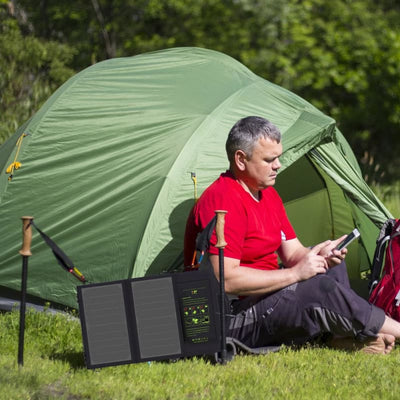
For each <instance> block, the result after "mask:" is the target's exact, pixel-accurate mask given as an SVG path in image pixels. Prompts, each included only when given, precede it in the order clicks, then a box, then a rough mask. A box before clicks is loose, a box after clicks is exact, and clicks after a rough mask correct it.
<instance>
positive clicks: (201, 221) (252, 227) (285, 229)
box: [184, 171, 296, 270]
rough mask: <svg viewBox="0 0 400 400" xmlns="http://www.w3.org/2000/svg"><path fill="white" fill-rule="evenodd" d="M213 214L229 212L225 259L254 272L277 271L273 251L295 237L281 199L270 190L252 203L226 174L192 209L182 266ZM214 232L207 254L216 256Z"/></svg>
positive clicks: (210, 187)
mask: <svg viewBox="0 0 400 400" xmlns="http://www.w3.org/2000/svg"><path fill="white" fill-rule="evenodd" d="M215 210H226V211H228V212H227V214H226V215H225V229H224V232H225V241H226V242H227V245H226V247H225V251H224V255H225V256H226V257H231V258H236V259H238V260H240V265H242V266H246V267H251V268H257V269H268V270H270V269H277V268H278V256H277V254H276V250H278V248H279V247H280V245H281V242H282V240H290V239H294V238H295V237H296V234H295V232H294V229H293V227H292V225H291V224H290V222H289V220H288V218H287V215H286V211H285V209H284V206H283V203H282V200H281V198H280V197H279V195H278V193H277V192H276V190H275V189H274V188H273V187H268V188H266V189H264V190H262V191H261V192H260V199H259V201H257V200H255V199H254V198H253V197H252V196H251V195H250V194H249V193H248V192H246V191H245V190H244V189H243V187H242V186H241V185H240V184H239V183H238V182H237V181H236V180H235V178H234V177H233V175H232V174H231V173H230V172H228V171H227V172H225V173H223V174H221V176H220V177H219V178H218V179H217V180H216V181H215V182H214V183H213V184H212V185H211V186H209V187H208V188H207V189H206V190H205V191H204V193H203V194H202V196H201V197H200V199H199V200H198V202H197V203H196V205H195V206H194V207H193V209H192V211H191V213H190V215H189V218H188V220H187V224H186V232H185V253H184V255H185V265H187V266H189V265H190V264H191V262H192V258H193V253H194V249H195V241H196V237H197V234H198V233H199V232H201V231H202V230H203V229H204V228H205V227H206V226H207V224H208V223H209V222H210V220H211V219H212V218H213V217H214V215H215V212H214V211H215ZM216 242H217V239H216V235H215V232H214V233H213V235H212V237H211V241H210V249H209V252H210V253H211V254H218V249H217V248H216V247H215V244H216Z"/></svg>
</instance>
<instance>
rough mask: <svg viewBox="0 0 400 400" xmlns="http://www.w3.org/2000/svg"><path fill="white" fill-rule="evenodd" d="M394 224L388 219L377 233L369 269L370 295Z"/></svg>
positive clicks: (376, 280)
mask: <svg viewBox="0 0 400 400" xmlns="http://www.w3.org/2000/svg"><path fill="white" fill-rule="evenodd" d="M395 224H396V220H395V219H393V218H390V219H388V220H387V221H386V222H385V223H384V224H383V226H382V229H381V231H380V232H379V236H378V239H377V240H376V248H375V253H374V258H373V261H372V267H371V279H370V283H369V291H370V294H371V293H372V291H373V290H374V288H375V286H376V285H377V284H378V282H379V279H380V277H381V273H382V265H383V260H384V258H385V249H386V242H387V241H388V240H390V237H391V234H392V231H393V227H394V225H395Z"/></svg>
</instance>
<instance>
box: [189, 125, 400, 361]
mask: <svg viewBox="0 0 400 400" xmlns="http://www.w3.org/2000/svg"><path fill="white" fill-rule="evenodd" d="M226 151H227V156H228V160H229V170H228V171H226V172H225V173H223V174H221V176H220V177H219V178H218V179H217V180H216V181H215V182H214V183H213V184H212V185H211V186H209V187H208V188H207V189H206V190H205V192H204V193H203V195H202V196H201V197H200V199H199V201H198V202H197V203H196V205H195V206H194V208H193V209H192V211H191V213H190V215H189V218H188V221H187V226H186V233H185V265H190V263H191V262H192V256H193V253H194V249H195V239H196V236H197V234H198V233H199V232H200V231H202V230H203V229H204V228H205V227H206V225H207V224H208V222H209V221H210V220H211V219H212V218H213V216H214V211H215V210H218V209H223V210H227V214H226V216H225V240H226V242H227V243H228V244H227V246H226V247H225V252H224V253H225V259H224V264H225V289H226V292H227V293H229V294H235V295H237V296H239V299H238V300H234V301H233V302H232V306H231V308H232V316H231V321H230V323H229V327H228V328H229V331H228V336H231V337H234V338H237V339H239V340H240V341H242V342H243V343H244V344H246V345H248V346H250V347H260V346H267V345H277V344H282V343H283V344H302V343H305V342H307V341H310V340H313V339H316V338H320V337H321V336H330V337H332V338H334V341H333V342H332V343H340V345H345V346H347V344H348V342H349V341H350V343H351V344H353V343H354V346H355V347H357V348H363V349H364V350H365V351H367V352H374V353H383V354H386V353H389V352H390V351H391V350H392V348H393V347H394V342H395V339H397V338H400V324H399V323H398V322H396V321H394V320H392V319H390V318H388V317H386V316H385V314H384V312H383V311H382V310H381V309H378V308H377V307H375V306H373V305H371V304H369V303H368V302H367V301H366V300H364V299H362V298H361V297H359V296H358V295H357V294H356V293H355V292H353V291H352V290H351V289H350V285H349V280H348V277H347V271H346V266H345V264H344V261H343V260H344V258H345V255H346V252H347V250H346V249H343V250H341V251H339V250H335V246H336V245H337V244H338V243H339V242H340V241H341V240H342V239H343V238H344V237H341V238H339V239H337V240H333V241H331V240H327V241H325V242H322V243H319V244H317V245H315V246H314V247H313V248H311V249H310V248H306V247H304V246H303V245H302V244H301V243H300V241H299V240H298V239H297V237H296V234H295V232H294V230H293V228H292V226H291V224H290V222H289V220H288V218H287V215H286V212H285V209H284V206H283V203H282V200H281V199H280V197H279V195H278V193H277V192H276V191H275V189H274V188H273V185H274V184H275V180H276V178H277V173H278V170H279V168H280V167H281V164H280V162H279V157H280V156H281V154H282V144H281V134H280V132H279V130H278V129H277V128H276V127H275V126H274V125H273V124H272V123H271V122H269V121H267V120H265V119H264V118H261V117H247V118H243V119H241V120H239V121H238V122H237V123H236V124H235V125H234V126H233V128H232V129H231V131H230V132H229V135H228V139H227V142H226ZM215 244H216V237H215V233H214V234H213V236H212V238H211V241H210V249H209V260H210V262H211V264H212V266H213V268H214V272H215V274H216V276H217V277H218V271H219V267H218V265H219V264H218V249H216V248H215ZM278 255H279V258H280V261H281V263H282V264H283V266H284V267H285V268H280V266H279V264H278ZM337 338H340V341H339V340H338V339H337Z"/></svg>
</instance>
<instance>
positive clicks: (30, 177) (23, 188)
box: [0, 48, 391, 307]
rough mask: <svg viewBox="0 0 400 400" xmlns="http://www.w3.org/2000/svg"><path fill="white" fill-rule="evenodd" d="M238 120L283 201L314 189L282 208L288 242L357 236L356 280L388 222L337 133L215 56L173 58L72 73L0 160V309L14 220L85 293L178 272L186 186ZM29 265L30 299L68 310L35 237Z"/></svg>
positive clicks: (218, 157) (53, 267)
mask: <svg viewBox="0 0 400 400" xmlns="http://www.w3.org/2000/svg"><path fill="white" fill-rule="evenodd" d="M248 115H259V116H263V117H265V118H267V119H269V120H271V121H272V122H273V123H274V124H275V125H277V126H278V127H279V128H280V130H281V132H282V134H283V147H284V154H283V155H282V158H281V162H282V177H284V175H285V171H286V170H287V173H289V171H291V173H290V176H291V177H292V178H291V181H289V183H288V185H289V189H290V187H291V186H293V185H292V183H293V181H298V182H300V183H301V182H307V180H311V179H316V180H317V181H318V182H319V183H318V184H319V186H318V184H315V185H317V186H318V187H319V189H318V190H317V191H314V190H313V185H314V184H311V188H310V193H308V199H307V196H306V197H298V196H297V194H296V193H293V192H292V193H291V194H289V195H288V196H289V197H290V199H291V200H290V204H288V208H289V209H292V210H293V211H294V212H293V213H292V212H290V213H291V218H292V222H293V225H294V227H295V229H296V230H297V231H298V232H299V233H298V235H299V237H300V239H303V237H304V239H306V242H307V243H316V242H318V241H322V240H325V239H327V238H333V237H336V236H339V235H341V234H344V233H348V231H349V230H351V229H349V228H353V227H354V225H357V226H359V228H360V230H361V233H362V241H360V243H359V245H358V247H357V246H354V250H352V251H353V252H354V254H355V253H357V252H359V251H360V252H361V253H362V254H361V255H356V256H355V258H354V261H352V263H351V265H350V266H349V268H350V271H351V275H352V276H353V277H354V278H357V277H359V275H360V272H362V271H363V270H365V268H366V266H362V265H360V262H361V261H360V260H361V258H362V259H363V260H366V262H368V260H369V261H370V258H371V256H370V253H371V251H373V249H372V250H371V248H372V247H374V243H372V240H371V238H373V237H376V235H377V232H378V230H379V226H380V225H381V224H382V223H383V222H384V221H385V220H386V219H387V218H389V217H391V215H390V213H389V212H388V211H387V210H386V209H385V208H384V206H383V205H382V204H381V202H380V201H379V200H378V199H377V198H376V197H375V196H374V194H373V193H372V191H371V190H370V188H369V187H368V186H367V184H366V183H365V182H364V181H363V179H362V177H361V174H360V170H359V167H358V164H357V161H356V159H355V157H354V154H353V153H352V151H351V149H350V147H349V145H348V144H347V142H346V140H345V138H344V137H343V135H342V134H341V133H340V131H339V130H338V129H337V127H336V123H335V121H334V120H333V119H332V118H330V117H328V116H326V115H324V114H323V113H321V112H320V111H319V110H317V109H316V108H315V107H313V106H312V105H311V104H309V103H308V102H307V101H305V100H303V99H302V98H300V97H299V96H297V95H295V94H293V93H291V92H289V91H287V90H285V89H283V88H281V87H279V86H277V85H274V84H273V83H270V82H268V81H266V80H265V79H263V78H261V77H259V76H257V75H255V74H254V73H252V72H251V71H250V70H249V69H248V68H246V67H245V66H244V65H242V64H240V63H239V62H238V61H236V60H234V59H233V58H231V57H229V56H227V55H224V54H222V53H219V52H216V51H211V50H206V49H200V48H175V49H168V50H163V51H157V52H152V53H147V54H142V55H138V56H134V57H127V58H116V59H111V60H107V61H103V62H100V63H98V64H95V65H93V66H91V67H89V68H87V69H85V70H83V71H81V72H80V73H78V74H76V75H75V76H74V77H72V78H71V79H69V80H68V81H67V82H66V83H65V84H64V85H62V86H61V87H60V88H59V89H58V90H57V91H56V92H55V93H54V94H53V95H52V96H51V97H50V98H49V99H48V101H47V102H46V103H45V104H44V105H43V106H42V107H41V109H40V110H38V111H37V113H36V114H35V115H34V116H33V117H32V118H31V119H30V120H29V121H27V122H26V123H25V124H24V125H23V126H22V127H21V128H20V129H19V130H18V131H17V133H16V134H15V135H14V136H12V137H11V138H10V139H9V141H7V142H6V143H5V144H4V145H3V146H2V147H1V148H0V167H1V175H0V221H1V229H0V243H1V254H0V295H1V293H2V290H4V291H6V290H7V292H10V291H15V292H16V293H17V292H18V291H19V288H20V269H21V266H20V264H21V261H20V256H19V254H18V250H19V249H20V247H21V221H20V217H21V216H24V215H31V216H33V217H34V218H35V222H36V223H37V225H38V226H39V227H40V228H41V229H42V230H44V231H45V232H46V233H47V234H48V235H49V236H50V237H51V238H52V239H53V240H54V241H55V242H56V243H57V244H58V245H59V246H60V247H61V248H62V249H63V250H64V252H65V253H66V254H68V256H69V257H70V258H71V259H72V261H73V262H74V263H75V265H76V266H77V267H78V269H79V270H80V271H81V272H82V273H83V274H84V275H85V277H86V278H87V279H88V280H89V281H91V282H106V281H113V280H118V279H126V278H130V277H141V276H144V275H149V274H157V273H161V272H163V271H168V270H171V268H174V267H175V266H180V263H181V252H182V247H183V231H184V227H185V221H186V217H187V214H188V212H189V210H190V208H191V207H192V205H193V202H194V194H193V193H194V188H193V182H192V179H191V173H192V172H195V173H196V176H197V180H198V193H199V194H200V193H201V192H202V191H203V190H204V189H205V188H206V187H207V186H208V185H209V184H210V183H211V182H212V181H213V180H215V179H216V178H217V177H218V175H219V174H220V172H222V171H224V170H225V169H226V168H227V160H226V155H225V150H224V148H225V140H226V136H227V134H228V132H229V129H230V128H231V126H232V125H233V124H234V123H235V122H236V121H237V120H238V119H240V118H242V117H244V116H248ZM22 133H27V134H28V136H26V137H25V138H24V139H23V141H22V145H21V149H20V152H19V157H18V160H17V161H19V162H21V164H22V166H21V168H19V169H18V170H16V171H15V172H14V176H13V179H12V180H11V181H9V180H8V175H7V174H6V173H5V170H6V168H7V166H8V165H9V164H10V163H11V162H13V160H14V157H15V152H16V146H15V143H16V141H17V139H18V137H19V136H20V135H21V134H22ZM297 161H299V162H300V163H302V162H305V163H306V164H304V165H305V166H304V168H305V169H306V170H309V171H310V169H311V170H312V171H313V172H314V173H313V174H310V176H309V175H306V174H304V175H299V174H296V168H293V167H292V168H291V166H293V165H297V164H296V162H297ZM299 171H300V170H299ZM299 171H298V172H299ZM311 176H313V177H314V178H311ZM279 179H280V178H279V177H278V184H279ZM317 186H316V187H317ZM277 187H278V188H279V185H277ZM282 191H284V190H283V189H282ZM289 192H290V190H289ZM283 197H285V196H283ZM305 207H307V209H308V210H309V212H310V213H312V211H313V210H319V214H318V218H311V220H310V219H309V220H307V221H304V218H303V216H304V215H305V214H304V212H303V210H304V208H305ZM335 210H336V211H335ZM365 221H367V222H365ZM305 223H306V229H304V224H305ZM364 230H365V232H363V231H364ZM375 233H376V235H375ZM328 236H329V237H328ZM356 248H357V249H356ZM32 253H33V255H32V257H31V258H30V264H29V265H30V267H29V277H28V279H29V280H28V294H29V295H31V296H33V297H35V298H41V299H43V300H45V301H50V302H53V303H56V304H60V305H66V306H70V307H76V304H77V303H76V284H77V283H76V281H75V279H74V278H73V277H72V276H69V274H67V273H65V272H64V271H63V270H62V269H61V268H59V267H58V266H57V264H56V263H55V260H54V258H53V256H52V254H51V253H50V252H49V249H48V248H47V246H46V245H45V244H44V243H43V242H42V241H41V239H40V237H39V235H37V234H36V235H35V234H34V236H33V239H32ZM349 259H352V256H350V255H349Z"/></svg>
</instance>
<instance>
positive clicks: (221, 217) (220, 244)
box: [215, 210, 227, 364]
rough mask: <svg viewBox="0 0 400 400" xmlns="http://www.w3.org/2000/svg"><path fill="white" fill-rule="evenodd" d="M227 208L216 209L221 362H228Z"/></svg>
mask: <svg viewBox="0 0 400 400" xmlns="http://www.w3.org/2000/svg"><path fill="white" fill-rule="evenodd" d="M226 213H227V211H225V210H215V214H216V215H217V222H216V226H215V233H216V235H217V244H216V245H215V247H217V248H218V258H219V286H220V297H221V302H220V306H221V310H220V315H221V364H226V356H227V354H226V327H225V277H224V248H225V246H226V245H227V243H226V242H225V235H224V226H225V214H226Z"/></svg>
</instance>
